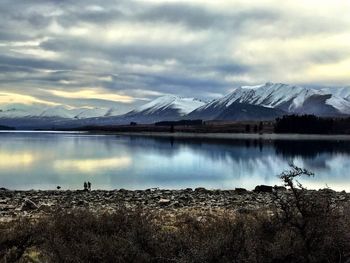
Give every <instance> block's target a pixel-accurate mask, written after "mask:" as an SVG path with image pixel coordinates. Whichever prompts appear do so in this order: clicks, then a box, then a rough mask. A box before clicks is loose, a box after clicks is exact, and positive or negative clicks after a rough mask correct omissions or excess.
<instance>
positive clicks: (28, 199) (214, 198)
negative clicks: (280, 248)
mask: <svg viewBox="0 0 350 263" xmlns="http://www.w3.org/2000/svg"><path fill="white" fill-rule="evenodd" d="M277 191H278V193H279V194H282V195H289V194H290V191H288V190H286V189H285V188H284V187H279V188H277ZM307 193H308V194H313V193H317V194H321V195H327V196H328V197H330V198H331V200H332V202H334V203H336V204H338V202H343V203H344V202H345V203H350V193H346V192H345V191H342V192H336V191H333V190H330V189H320V190H307ZM273 198H274V194H273V192H272V187H271V186H264V187H263V188H259V189H258V190H257V188H256V189H255V190H254V191H248V190H246V189H243V188H236V189H235V190H207V189H205V188H196V189H191V188H187V189H182V190H166V189H153V188H152V189H146V190H125V189H119V190H110V191H108V190H92V191H83V190H43V191H42V190H27V191H18V190H17V191H16V190H4V189H1V190H0V222H10V221H12V220H16V219H18V218H32V219H35V218H40V217H43V216H45V215H50V214H52V213H54V212H55V211H57V210H65V211H70V210H74V209H88V210H90V211H92V212H95V213H106V212H107V213H113V212H114V211H117V210H118V209H120V208H121V207H124V208H127V209H143V210H147V211H157V212H163V213H164V214H168V215H169V214H171V215H176V214H181V213H186V212H187V213H188V212H190V213H195V214H208V213H209V214H215V213H222V212H223V211H226V212H227V211H229V212H232V213H237V212H238V213H241V212H247V211H256V210H260V209H267V210H269V209H270V208H271V207H272V206H273V201H274V199H273Z"/></svg>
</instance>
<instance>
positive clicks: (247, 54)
mask: <svg viewBox="0 0 350 263" xmlns="http://www.w3.org/2000/svg"><path fill="white" fill-rule="evenodd" d="M335 1H337V0H335ZM271 3H272V2H271V1H270V2H269V4H267V5H265V4H262V3H261V1H258V0H256V1H251V2H246V3H243V2H241V1H219V2H216V3H215V4H212V3H211V2H210V1H208V2H207V1H203V2H201V3H198V2H197V1H190V0H189V1H188V2H186V3H184V2H182V1H181V2H176V1H167V2H163V3H161V2H159V1H156V2H154V1H136V0H118V1H115V0H105V1H103V2H98V1H96V0H54V1H46V0H26V1H13V0H2V1H1V3H0V52H1V53H0V89H1V88H2V87H3V86H5V85H6V88H9V85H8V84H9V83H12V84H13V86H10V88H12V89H13V90H14V91H16V90H17V91H18V92H21V91H22V89H23V88H24V87H26V86H28V85H30V86H31V87H37V88H38V90H41V92H42V90H50V89H57V88H59V89H65V90H79V89H82V88H94V87H100V88H104V89H106V90H108V91H109V92H121V93H123V94H126V95H127V94H132V96H135V97H142V98H145V99H147V98H152V97H153V96H154V95H144V94H158V93H159V94H161V93H174V94H179V95H182V96H194V95H195V96H202V95H204V94H205V95H207V94H216V95H217V94H224V93H226V92H227V91H228V90H230V88H232V87H233V86H236V85H240V84H257V82H265V81H268V80H271V79H272V80H273V79H275V78H278V79H281V80H282V81H283V79H284V78H285V79H288V81H293V80H295V81H297V82H302V83H305V84H308V85H316V86H317V84H322V77H323V76H322V75H320V80H319V81H315V79H312V80H310V81H307V80H305V79H303V74H304V72H305V71H306V69H308V67H310V65H315V64H316V65H325V66H327V65H331V64H335V63H347V62H346V61H348V60H349V57H350V49H349V48H348V47H347V45H346V43H347V42H346V40H348V39H350V37H349V34H348V30H347V28H348V27H349V26H350V21H349V19H348V18H347V17H346V16H344V15H343V14H345V13H343V11H342V9H341V8H339V9H336V8H335V7H334V6H335V5H336V4H334V3H333V4H332V3H329V5H328V6H326V5H322V4H319V5H317V6H315V5H312V4H306V3H305V4H304V5H303V6H302V7H303V8H300V4H298V3H292V2H291V3H289V2H288V3H281V2H280V1H277V0H276V2H275V4H273V3H272V4H271ZM298 5H299V6H298ZM314 10H315V11H314ZM337 34H344V37H343V39H345V40H344V43H345V44H342V41H341V40H342V38H341V37H338V38H337V37H336V36H337ZM318 37H319V38H318ZM315 38H316V41H315V40H314V39H315ZM333 38H334V39H333ZM310 39H311V40H310ZM317 39H319V41H317ZM323 40H325V41H327V42H326V43H327V45H322V41H323ZM308 41H309V42H310V43H309V42H308ZM294 42H296V44H295V45H290V46H289V45H288V43H294ZM286 43H287V44H286ZM284 45H285V46H284ZM281 46H282V47H281ZM310 46H311V47H310ZM23 51H24V52H23ZM25 51H34V52H32V53H30V52H27V53H26V52H25ZM45 52H46V53H49V54H50V52H51V53H54V54H56V55H57V56H53V57H50V56H47V57H45V54H46V53H45ZM38 54H39V55H38ZM310 71H311V70H310ZM338 73H339V72H337V74H335V75H336V76H338V75H339V74H338ZM290 75H293V77H290ZM334 81H335V82H340V81H345V80H343V79H341V80H338V79H335V80H334ZM330 82H332V81H330ZM140 90H143V91H150V92H149V93H147V92H143V93H142V92H140ZM138 93H139V95H138ZM35 95H36V96H40V91H38V92H35ZM45 96H47V97H45V99H47V100H50V98H49V94H46V95H45ZM51 99H52V100H55V99H57V98H54V97H52V98H51ZM72 101H73V102H74V103H78V101H77V100H72ZM72 101H71V102H72ZM90 102H91V101H90ZM83 103H86V101H84V102H83ZM91 103H92V104H93V105H95V104H96V105H97V104H98V103H101V102H98V101H93V102H91ZM79 105H80V103H79ZM130 107H132V105H131V106H130Z"/></svg>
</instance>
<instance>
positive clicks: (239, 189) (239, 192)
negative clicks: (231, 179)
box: [235, 188, 247, 195]
mask: <svg viewBox="0 0 350 263" xmlns="http://www.w3.org/2000/svg"><path fill="white" fill-rule="evenodd" d="M235 193H237V194H239V195H241V194H245V193H247V189H245V188H235Z"/></svg>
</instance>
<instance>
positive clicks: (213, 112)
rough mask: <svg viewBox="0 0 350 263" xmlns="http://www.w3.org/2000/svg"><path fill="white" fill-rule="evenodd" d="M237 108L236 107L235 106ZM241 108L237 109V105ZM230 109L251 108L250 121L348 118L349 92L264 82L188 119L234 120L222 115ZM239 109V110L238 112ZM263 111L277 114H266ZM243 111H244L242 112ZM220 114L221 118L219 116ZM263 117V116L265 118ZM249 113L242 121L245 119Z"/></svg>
mask: <svg viewBox="0 0 350 263" xmlns="http://www.w3.org/2000/svg"><path fill="white" fill-rule="evenodd" d="M236 104H238V105H236ZM239 104H241V105H239ZM231 105H234V106H233V107H232V108H234V109H235V110H238V111H242V110H244V107H246V108H247V106H246V105H254V106H259V107H262V108H260V111H261V116H259V114H257V113H258V111H259V109H255V108H254V109H253V108H250V109H251V110H252V111H253V112H254V113H253V112H252V116H251V119H256V118H260V117H261V118H265V117H270V118H273V116H274V115H276V116H278V115H280V114H281V113H282V112H284V113H288V114H292V113H295V114H315V115H318V116H342V115H347V114H350V88H348V87H344V88H339V89H338V88H334V89H330V88H328V89H311V88H305V87H301V86H294V85H287V84H282V83H271V82H268V83H266V84H263V85H258V86H243V87H239V88H236V89H234V90H233V91H232V92H231V93H229V94H228V95H226V96H224V97H223V98H220V99H217V100H214V101H212V102H210V103H208V104H207V105H205V106H203V107H200V108H198V109H196V110H195V111H194V112H192V113H190V114H189V117H190V118H203V119H218V118H222V116H225V118H226V119H228V118H231V119H236V117H235V116H236V115H235V116H232V117H229V115H228V114H227V113H225V114H224V111H227V110H228V111H229V112H231V113H233V110H232V109H231V110H230V108H231ZM240 106H241V108H242V107H243V108H242V109H240ZM266 108H269V109H271V110H272V109H274V110H278V111H274V112H273V111H270V112H269V111H268V110H267V109H266ZM245 110H247V109H245ZM221 114H224V115H221ZM266 114H267V115H266ZM248 115H249V112H247V114H246V115H245V118H249V116H248Z"/></svg>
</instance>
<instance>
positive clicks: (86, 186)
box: [84, 182, 88, 191]
mask: <svg viewBox="0 0 350 263" xmlns="http://www.w3.org/2000/svg"><path fill="white" fill-rule="evenodd" d="M84 191H88V185H87V183H86V182H84Z"/></svg>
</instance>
